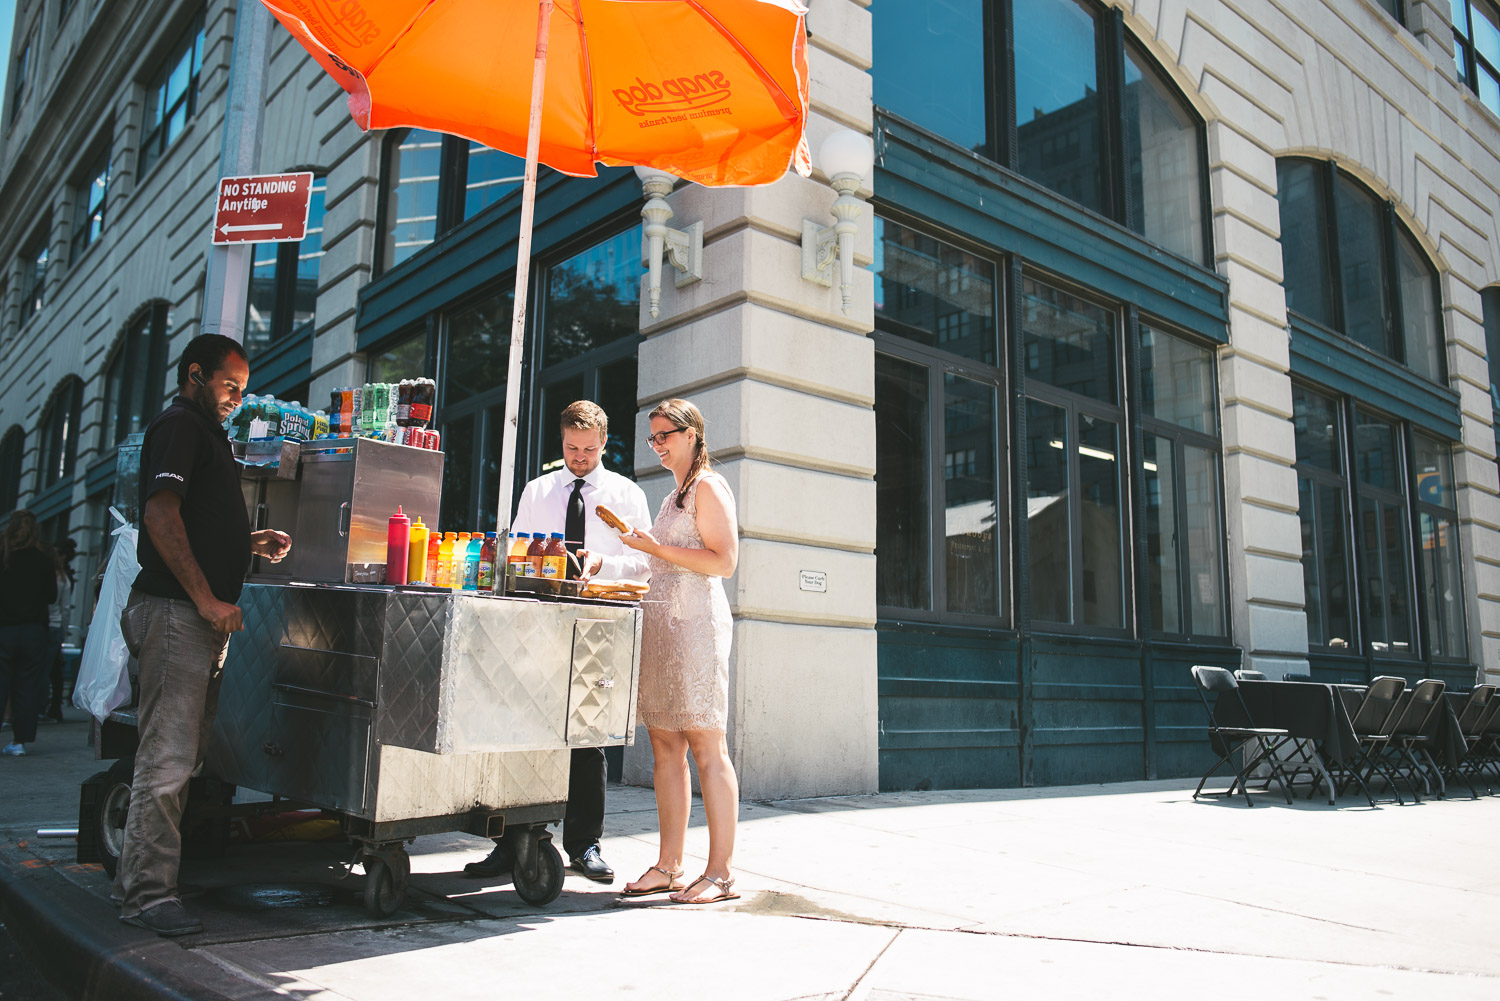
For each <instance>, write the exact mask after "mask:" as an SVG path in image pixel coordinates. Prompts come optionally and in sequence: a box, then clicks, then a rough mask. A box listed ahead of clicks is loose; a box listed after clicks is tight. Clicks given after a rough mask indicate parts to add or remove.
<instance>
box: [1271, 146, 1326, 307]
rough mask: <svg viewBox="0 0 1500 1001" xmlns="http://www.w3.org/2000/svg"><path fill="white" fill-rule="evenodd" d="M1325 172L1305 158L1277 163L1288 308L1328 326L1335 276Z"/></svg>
mask: <svg viewBox="0 0 1500 1001" xmlns="http://www.w3.org/2000/svg"><path fill="white" fill-rule="evenodd" d="M1323 179H1324V172H1323V168H1322V166H1321V165H1319V164H1315V163H1310V162H1308V161H1306V160H1293V159H1281V160H1278V161H1276V201H1277V203H1278V207H1279V208H1280V214H1281V260H1282V268H1281V270H1282V274H1283V275H1284V279H1283V281H1282V286H1283V287H1284V288H1285V290H1286V308H1287V309H1291V310H1296V311H1297V312H1299V313H1301V314H1302V315H1303V316H1306V317H1308V318H1309V319H1312V320H1316V321H1317V322H1319V323H1321V324H1323V325H1324V326H1328V327H1331V326H1333V325H1334V324H1335V323H1336V322H1337V320H1336V318H1335V316H1334V309H1333V298H1332V295H1333V291H1334V284H1333V274H1332V269H1331V267H1330V264H1329V256H1328V219H1327V215H1326V213H1325V211H1324V207H1325V205H1326V199H1325V198H1324V197H1323V192H1322V184H1323Z"/></svg>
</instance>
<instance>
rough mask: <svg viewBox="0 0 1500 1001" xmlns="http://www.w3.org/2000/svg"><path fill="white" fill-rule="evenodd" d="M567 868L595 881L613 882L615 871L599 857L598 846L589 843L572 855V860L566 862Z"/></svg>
mask: <svg viewBox="0 0 1500 1001" xmlns="http://www.w3.org/2000/svg"><path fill="white" fill-rule="evenodd" d="M568 868H569V869H572V870H573V871H574V872H576V873H578V874H579V875H580V876H587V877H588V878H589V879H592V880H593V881H594V882H596V883H613V882H614V881H615V871H614V870H613V869H611V868H610V867H609V866H608V865H606V864H605V862H604V859H602V858H600V857H599V846H598V845H589V846H588V847H587V848H585V849H584V850H583V851H582V852H580V853H579V854H577V855H575V856H573V861H572V862H570V863H568Z"/></svg>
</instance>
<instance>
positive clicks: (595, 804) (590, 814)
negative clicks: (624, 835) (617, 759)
mask: <svg viewBox="0 0 1500 1001" xmlns="http://www.w3.org/2000/svg"><path fill="white" fill-rule="evenodd" d="M605 774H606V773H605V764H604V748H602V747H575V748H574V749H573V759H572V762H571V763H570V765H569V767H568V809H567V812H566V813H565V814H563V851H564V852H566V853H567V856H568V858H570V859H571V858H577V857H578V856H579V855H581V854H582V853H583V852H584V851H586V850H587V849H588V848H589V847H590V846H591V845H597V844H598V843H599V839H600V838H601V837H602V836H603V835H604V783H605Z"/></svg>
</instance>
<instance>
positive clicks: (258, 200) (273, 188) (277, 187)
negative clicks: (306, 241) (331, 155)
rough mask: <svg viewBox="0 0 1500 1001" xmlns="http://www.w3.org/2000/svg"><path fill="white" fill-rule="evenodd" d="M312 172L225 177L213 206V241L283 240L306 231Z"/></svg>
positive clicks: (249, 241)
mask: <svg viewBox="0 0 1500 1001" xmlns="http://www.w3.org/2000/svg"><path fill="white" fill-rule="evenodd" d="M312 179H313V176H312V173H311V172H305V173H301V174H262V175H260V176H258V177H225V178H222V179H220V181H219V199H218V202H217V203H216V204H215V205H214V243H285V242H288V241H291V240H300V239H302V237H303V236H305V235H306V233H307V206H308V201H309V200H310V196H311V195H312Z"/></svg>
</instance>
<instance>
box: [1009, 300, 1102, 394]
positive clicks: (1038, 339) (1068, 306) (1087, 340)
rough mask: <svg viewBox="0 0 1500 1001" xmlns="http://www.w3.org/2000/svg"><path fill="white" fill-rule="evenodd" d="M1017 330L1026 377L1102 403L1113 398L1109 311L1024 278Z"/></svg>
mask: <svg viewBox="0 0 1500 1001" xmlns="http://www.w3.org/2000/svg"><path fill="white" fill-rule="evenodd" d="M1021 330H1022V344H1023V347H1024V350H1025V357H1026V377H1027V378H1028V379H1036V380H1038V381H1041V382H1045V383H1047V384H1048V385H1051V386H1056V387H1057V388H1058V389H1066V390H1068V391H1069V392H1072V393H1077V394H1078V395H1079V396H1086V397H1088V398H1090V399H1093V400H1100V401H1102V402H1105V403H1114V402H1115V401H1116V400H1117V399H1118V394H1117V391H1116V389H1115V318H1114V314H1113V313H1111V312H1109V311H1108V310H1106V309H1104V308H1102V307H1100V306H1096V305H1094V304H1093V303H1091V302H1089V301H1088V300H1086V299H1081V298H1079V297H1078V296H1076V295H1074V294H1072V293H1071V292H1065V291H1063V290H1062V289H1058V288H1053V287H1052V286H1050V285H1045V284H1043V283H1042V282H1040V281H1037V280H1036V279H1035V278H1030V277H1028V278H1025V279H1023V280H1022V283H1021Z"/></svg>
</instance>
